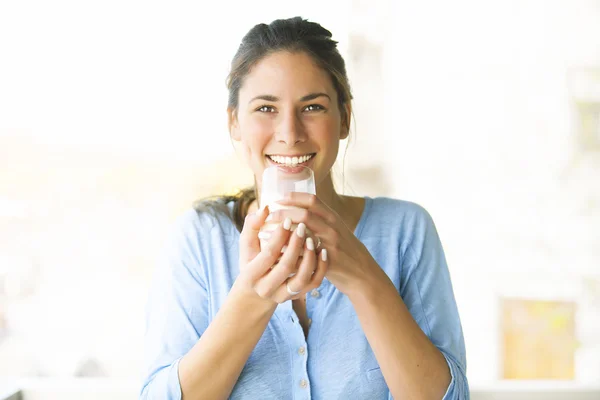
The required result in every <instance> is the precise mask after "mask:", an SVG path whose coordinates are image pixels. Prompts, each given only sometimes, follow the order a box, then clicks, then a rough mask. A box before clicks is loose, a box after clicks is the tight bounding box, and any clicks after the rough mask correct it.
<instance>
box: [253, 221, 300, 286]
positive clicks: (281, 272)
mask: <svg viewBox="0 0 600 400" xmlns="http://www.w3.org/2000/svg"><path fill="white" fill-rule="evenodd" d="M305 237H306V226H305V225H304V224H299V225H298V228H296V232H295V233H294V234H292V235H291V236H290V241H289V244H288V246H287V249H286V250H285V252H284V253H283V256H282V257H281V260H280V261H279V263H277V265H275V267H274V268H273V270H272V271H271V272H269V273H268V274H267V275H266V276H265V277H264V278H263V279H262V281H263V283H264V284H265V285H267V286H269V287H270V288H273V289H274V290H276V289H277V288H278V287H279V286H280V285H281V284H282V283H283V282H285V281H286V279H288V278H289V277H290V275H291V274H292V273H295V272H297V268H296V265H297V262H298V258H299V257H300V255H301V254H302V252H303V250H304V240H305Z"/></svg>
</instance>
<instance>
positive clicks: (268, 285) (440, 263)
mask: <svg viewBox="0 0 600 400" xmlns="http://www.w3.org/2000/svg"><path fill="white" fill-rule="evenodd" d="M228 88H229V93H230V95H229V105H228V113H229V130H230V133H231V137H232V138H233V139H234V140H236V141H238V142H239V144H240V147H241V149H242V151H243V154H244V157H245V159H246V161H247V163H248V165H249V167H250V168H251V169H252V171H253V173H254V176H255V183H256V185H255V187H254V188H251V189H250V190H246V191H243V192H242V193H241V194H240V195H239V196H235V197H226V198H222V199H221V200H220V201H213V202H202V203H200V204H199V205H198V206H197V207H195V209H192V210H190V211H189V212H188V213H186V214H184V215H183V216H182V217H181V218H180V219H179V221H178V224H176V230H175V231H174V232H173V234H172V235H171V237H172V240H171V241H170V243H169V245H168V246H167V249H166V253H165V258H164V260H163V262H162V263H161V264H159V268H158V269H157V272H156V275H155V280H154V284H153V287H152V290H151V293H150V298H149V302H148V309H147V335H146V338H147V356H148V369H147V371H146V375H145V377H144V383H143V387H142V390H141V393H140V397H141V398H144V399H179V398H183V399H223V398H228V397H229V398H232V399H310V398H312V399H354V400H358V399H389V398H392V397H393V398H396V399H402V398H411V399H441V398H445V399H467V398H469V392H468V384H467V379H466V376H465V368H466V366H465V348H464V341H463V335H462V329H461V324H460V320H459V315H458V311H457V308H456V303H455V300H454V295H453V291H452V284H451V281H450V276H449V273H448V268H447V265H446V261H445V257H444V252H443V249H442V246H441V243H440V240H439V237H438V235H437V232H436V229H435V225H434V223H433V221H432V219H431V217H430V215H429V214H428V213H427V211H426V210H424V209H423V208H422V207H420V206H418V205H417V204H414V203H410V202H406V201H400V200H394V199H389V198H369V197H350V196H344V195H340V194H338V193H336V191H335V189H334V186H333V183H332V179H331V173H330V171H331V168H332V166H333V164H334V162H335V160H336V156H337V154H338V147H339V141H340V140H341V139H345V138H346V137H347V136H348V134H349V126H350V116H351V98H352V97H351V92H350V87H349V84H348V78H347V76H346V69H345V64H344V61H343V59H342V57H341V56H340V54H339V52H338V50H337V48H336V42H334V41H333V40H332V39H331V33H330V32H329V31H327V30H326V29H324V28H323V27H321V26H320V25H318V24H316V23H311V22H308V21H306V20H302V19H301V18H292V19H288V20H277V21H274V22H273V23H271V24H270V25H265V24H260V25H257V26H255V27H254V28H253V29H251V30H250V31H249V32H248V34H247V35H246V36H245V37H244V39H243V41H242V44H241V46H240V48H239V50H238V52H237V54H236V55H235V58H234V60H233V62H232V70H231V74H230V76H229V80H228ZM275 156H286V157H290V159H289V160H287V162H288V163H289V162H293V158H292V157H294V156H296V157H301V156H305V157H304V158H301V159H300V160H306V159H308V160H307V161H305V162H304V163H303V165H307V166H308V167H310V168H311V169H312V170H313V171H314V173H315V180H316V182H317V196H313V195H309V194H304V193H294V194H292V196H291V197H289V198H287V199H286V200H285V201H283V202H282V204H286V205H292V206H295V207H297V208H295V209H294V208H291V209H284V210H279V211H277V212H273V213H270V212H269V210H268V208H261V209H259V208H258V204H259V202H258V201H257V199H256V193H260V185H261V182H260V179H261V177H262V172H263V171H264V169H265V168H267V167H269V166H270V165H273V164H275V163H276V162H275V161H274V159H275V160H278V161H279V162H282V161H283V162H285V161H286V159H285V158H281V157H275ZM267 218H269V219H270V221H271V222H277V223H279V227H278V229H277V230H276V231H275V232H274V233H273V234H272V236H271V238H270V240H269V242H268V247H265V248H263V249H262V251H261V248H260V245H259V240H258V231H259V229H260V228H261V226H262V225H263V224H264V223H265V220H266V219H267ZM292 223H296V224H298V227H297V229H295V231H293V232H292V231H291V230H290V225H291V224H292ZM307 228H308V231H310V232H312V234H313V235H314V236H315V238H318V240H319V242H320V243H319V244H318V246H316V243H315V239H313V237H307V234H306V232H307ZM240 231H241V232H240ZM284 246H287V247H286V248H285V249H284V252H283V256H282V258H281V261H279V262H278V263H276V261H277V258H278V257H279V256H280V254H281V250H282V248H283V247H284ZM300 260H301V261H300ZM272 267H273V268H272ZM271 268H272V269H271ZM292 272H294V273H296V274H295V275H294V276H292V277H291V278H290V277H289V275H290V274H291V273H292ZM288 300H291V301H288Z"/></svg>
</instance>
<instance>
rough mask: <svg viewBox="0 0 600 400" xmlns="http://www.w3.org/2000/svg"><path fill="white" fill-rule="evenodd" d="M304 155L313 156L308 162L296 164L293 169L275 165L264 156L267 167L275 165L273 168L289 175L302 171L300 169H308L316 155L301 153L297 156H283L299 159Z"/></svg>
mask: <svg viewBox="0 0 600 400" xmlns="http://www.w3.org/2000/svg"><path fill="white" fill-rule="evenodd" d="M306 154H314V155H313V156H312V157H311V158H310V160H308V161H306V162H303V163H301V164H296V166H295V167H288V166H285V165H282V164H277V163H276V162H275V161H272V160H271V159H270V158H269V157H268V156H265V158H266V159H267V163H269V165H275V166H277V167H279V169H280V170H282V171H284V172H288V173H291V174H296V173H298V172H300V170H301V169H302V168H300V167H309V168H310V166H311V165H312V164H313V160H314V159H315V158H316V156H317V153H302V154H298V155H295V156H293V155H287V154H286V155H285V156H286V157H299V156H304V155H306ZM272 155H282V154H272Z"/></svg>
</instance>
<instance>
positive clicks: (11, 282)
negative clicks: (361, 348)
mask: <svg viewBox="0 0 600 400" xmlns="http://www.w3.org/2000/svg"><path fill="white" fill-rule="evenodd" d="M297 15H300V16H303V17H305V18H308V19H310V20H313V21H315V22H319V23H321V24H322V25H323V26H325V27H326V28H328V29H329V30H331V31H332V32H333V34H334V39H336V40H338V41H339V47H340V51H341V52H342V55H343V56H344V57H345V59H346V62H347V66H348V72H349V76H350V81H351V85H352V87H353V92H354V97H355V102H354V113H355V120H354V125H353V130H352V133H351V138H350V140H349V141H348V142H347V143H344V144H343V145H342V146H341V151H340V156H339V160H338V161H339V162H338V163H337V164H336V167H335V170H334V171H335V177H334V178H335V180H336V183H337V185H338V187H339V189H340V191H342V192H344V193H345V194H350V195H359V196H360V195H369V196H373V197H375V196H390V197H395V198H399V199H404V200H409V201H413V202H416V203H419V204H421V205H422V206H423V207H425V208H426V209H427V210H428V211H429V212H430V213H431V215H432V216H433V219H434V221H435V222H436V226H437V228H438V231H439V233H440V236H441V239H442V243H443V245H444V248H445V251H446V256H447V259H448V264H449V268H450V272H451V276H452V280H453V285H454V291H455V295H456V300H457V303H458V307H459V311H460V315H461V319H462V325H463V328H464V335H465V341H466V345H467V362H468V366H467V373H468V377H469V381H470V384H471V388H472V390H473V398H474V399H500V398H515V399H516V398H523V399H525V398H527V399H533V398H564V399H577V398H582V399H583V398H586V399H587V398H589V399H592V398H595V399H598V398H600V1H599V0H570V1H558V0H545V1H542V0H503V1H492V0H485V1H475V0H472V1H467V0H458V1H453V2H444V1H441V0H440V1H419V2H417V1H392V0H369V1H366V0H348V1H341V0H322V1H320V2H318V3H314V2H284V1H279V2H267V3H265V2H245V1H228V2H214V3H210V4H209V5H207V4H205V3H202V2H192V1H188V2H168V3H167V2H141V1H133V0H119V1H113V0H109V1H103V2H80V1H65V0H57V1H53V2H42V1H38V2H32V1H26V0H25V1H18V2H17V1H2V2H0V399H2V398H3V396H4V398H8V396H9V395H10V394H11V393H16V390H17V389H22V392H21V393H22V394H21V395H22V398H23V399H24V400H29V399H50V398H61V399H65V398H71V397H68V396H74V397H72V398H86V399H88V398H111V399H119V398H135V397H136V395H137V390H138V387H139V385H140V383H141V371H142V360H143V353H142V351H143V348H142V337H143V333H144V325H143V324H144V306H145V302H146V296H147V291H148V288H149V283H150V279H151V273H152V268H153V263H154V257H155V256H156V251H157V248H159V247H160V245H161V243H162V241H163V240H164V235H165V233H166V230H167V227H168V226H169V224H170V223H171V222H172V221H173V219H174V218H175V217H176V216H178V215H179V214H180V213H182V212H183V211H184V210H186V209H187V208H189V207H190V205H191V203H192V202H193V201H194V200H195V199H197V198H200V197H204V196H207V195H211V194H219V193H231V192H234V191H236V190H237V189H239V188H241V187H244V186H246V185H248V184H250V183H251V182H252V176H251V175H249V172H248V170H246V169H245V167H244V165H243V164H242V162H241V157H240V156H238V155H237V154H236V151H235V148H234V146H233V144H232V142H231V141H230V139H229V136H228V131H227V126H226V113H225V108H226V102H227V91H226V88H225V78H226V76H227V73H228V68H229V63H230V61H231V58H232V57H233V55H234V53H235V51H236V49H237V46H238V45H239V42H240V40H241V38H242V36H243V35H244V34H245V32H246V31H248V30H249V29H250V28H251V27H252V26H253V25H255V24H257V23H260V22H265V23H269V22H271V21H272V20H273V19H277V18H288V17H292V16H297ZM3 391H4V392H3ZM82 393H85V395H83V394H82ZM21 395H15V396H21ZM52 396H56V397H52ZM93 396H99V397H93ZM519 396H522V397H519ZM523 396H524V397H523ZM535 396H541V397H535ZM552 396H555V397H552ZM556 396H558V397H556ZM586 396H587V397H586ZM15 398H17V397H15Z"/></svg>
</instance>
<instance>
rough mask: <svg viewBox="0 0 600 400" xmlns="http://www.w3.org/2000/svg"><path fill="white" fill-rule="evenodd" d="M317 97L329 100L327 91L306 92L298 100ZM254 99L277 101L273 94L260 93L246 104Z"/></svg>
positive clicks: (277, 98)
mask: <svg viewBox="0 0 600 400" xmlns="http://www.w3.org/2000/svg"><path fill="white" fill-rule="evenodd" d="M319 97H327V98H328V99H329V100H331V97H329V95H328V94H327V93H323V92H317V93H311V94H307V95H306V96H304V97H302V98H301V99H300V101H310V100H314V99H316V98H319ZM254 100H265V101H272V102H276V101H279V97H277V96H273V95H270V94H261V95H259V96H256V97H254V98H252V99H251V100H250V101H249V102H248V104H250V103H252V102H253V101H254Z"/></svg>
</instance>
